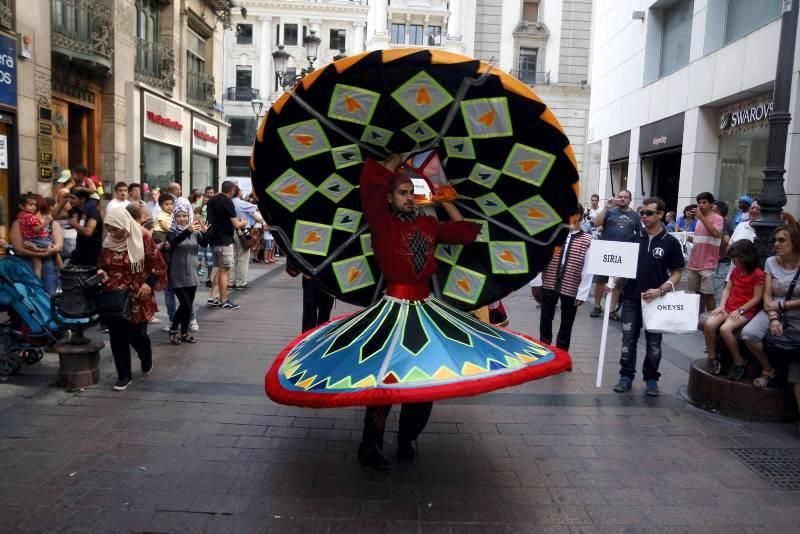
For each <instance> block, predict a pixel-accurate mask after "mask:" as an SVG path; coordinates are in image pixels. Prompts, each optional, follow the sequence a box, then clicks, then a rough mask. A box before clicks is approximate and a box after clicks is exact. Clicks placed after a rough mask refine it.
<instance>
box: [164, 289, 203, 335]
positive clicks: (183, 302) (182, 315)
mask: <svg viewBox="0 0 800 534" xmlns="http://www.w3.org/2000/svg"><path fill="white" fill-rule="evenodd" d="M173 291H174V293H175V296H176V297H178V302H180V306H178V309H177V310H175V315H174V316H173V318H172V321H171V322H170V324H171V326H170V330H172V331H173V332H175V331H177V330H178V325H180V331H181V335H182V336H185V335H186V334H188V333H189V321H190V320H191V318H192V312H193V311H194V309H193V305H194V295H195V292H196V291H197V286H189V287H176V288H174V289H173Z"/></svg>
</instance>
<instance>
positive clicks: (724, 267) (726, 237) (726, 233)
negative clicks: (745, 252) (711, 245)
mask: <svg viewBox="0 0 800 534" xmlns="http://www.w3.org/2000/svg"><path fill="white" fill-rule="evenodd" d="M711 210H712V211H713V212H714V213H716V214H717V215H719V216H720V217H722V242H721V243H720V245H719V263H717V270H716V272H715V273H714V298H715V299H718V298H720V297H721V296H722V291H723V290H724V289H725V283H726V281H727V279H728V272H729V271H730V269H731V259H730V258H729V257H728V246H729V245H730V240H731V236H732V235H733V225H731V223H730V222H728V219H727V217H728V203H727V202H724V201H722V200H715V201H714V205H713V207H712V208H711Z"/></svg>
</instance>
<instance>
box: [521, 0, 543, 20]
mask: <svg viewBox="0 0 800 534" xmlns="http://www.w3.org/2000/svg"><path fill="white" fill-rule="evenodd" d="M522 20H524V21H526V22H538V21H539V1H538V0H535V1H527V0H526V1H525V2H522Z"/></svg>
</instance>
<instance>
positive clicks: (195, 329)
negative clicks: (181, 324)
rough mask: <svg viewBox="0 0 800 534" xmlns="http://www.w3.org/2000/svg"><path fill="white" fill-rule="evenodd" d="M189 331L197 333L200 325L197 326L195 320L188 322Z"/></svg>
mask: <svg viewBox="0 0 800 534" xmlns="http://www.w3.org/2000/svg"><path fill="white" fill-rule="evenodd" d="M189 331H191V332H199V331H200V325H199V324H197V320H196V319H192V320H191V321H189Z"/></svg>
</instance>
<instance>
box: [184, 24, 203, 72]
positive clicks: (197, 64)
mask: <svg viewBox="0 0 800 534" xmlns="http://www.w3.org/2000/svg"><path fill="white" fill-rule="evenodd" d="M186 51H187V52H186V53H187V54H188V56H189V57H188V63H187V69H188V70H189V72H205V71H206V40H205V39H203V38H202V37H200V36H199V35H197V34H196V33H194V32H193V31H189V38H188V40H187V47H186Z"/></svg>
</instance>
